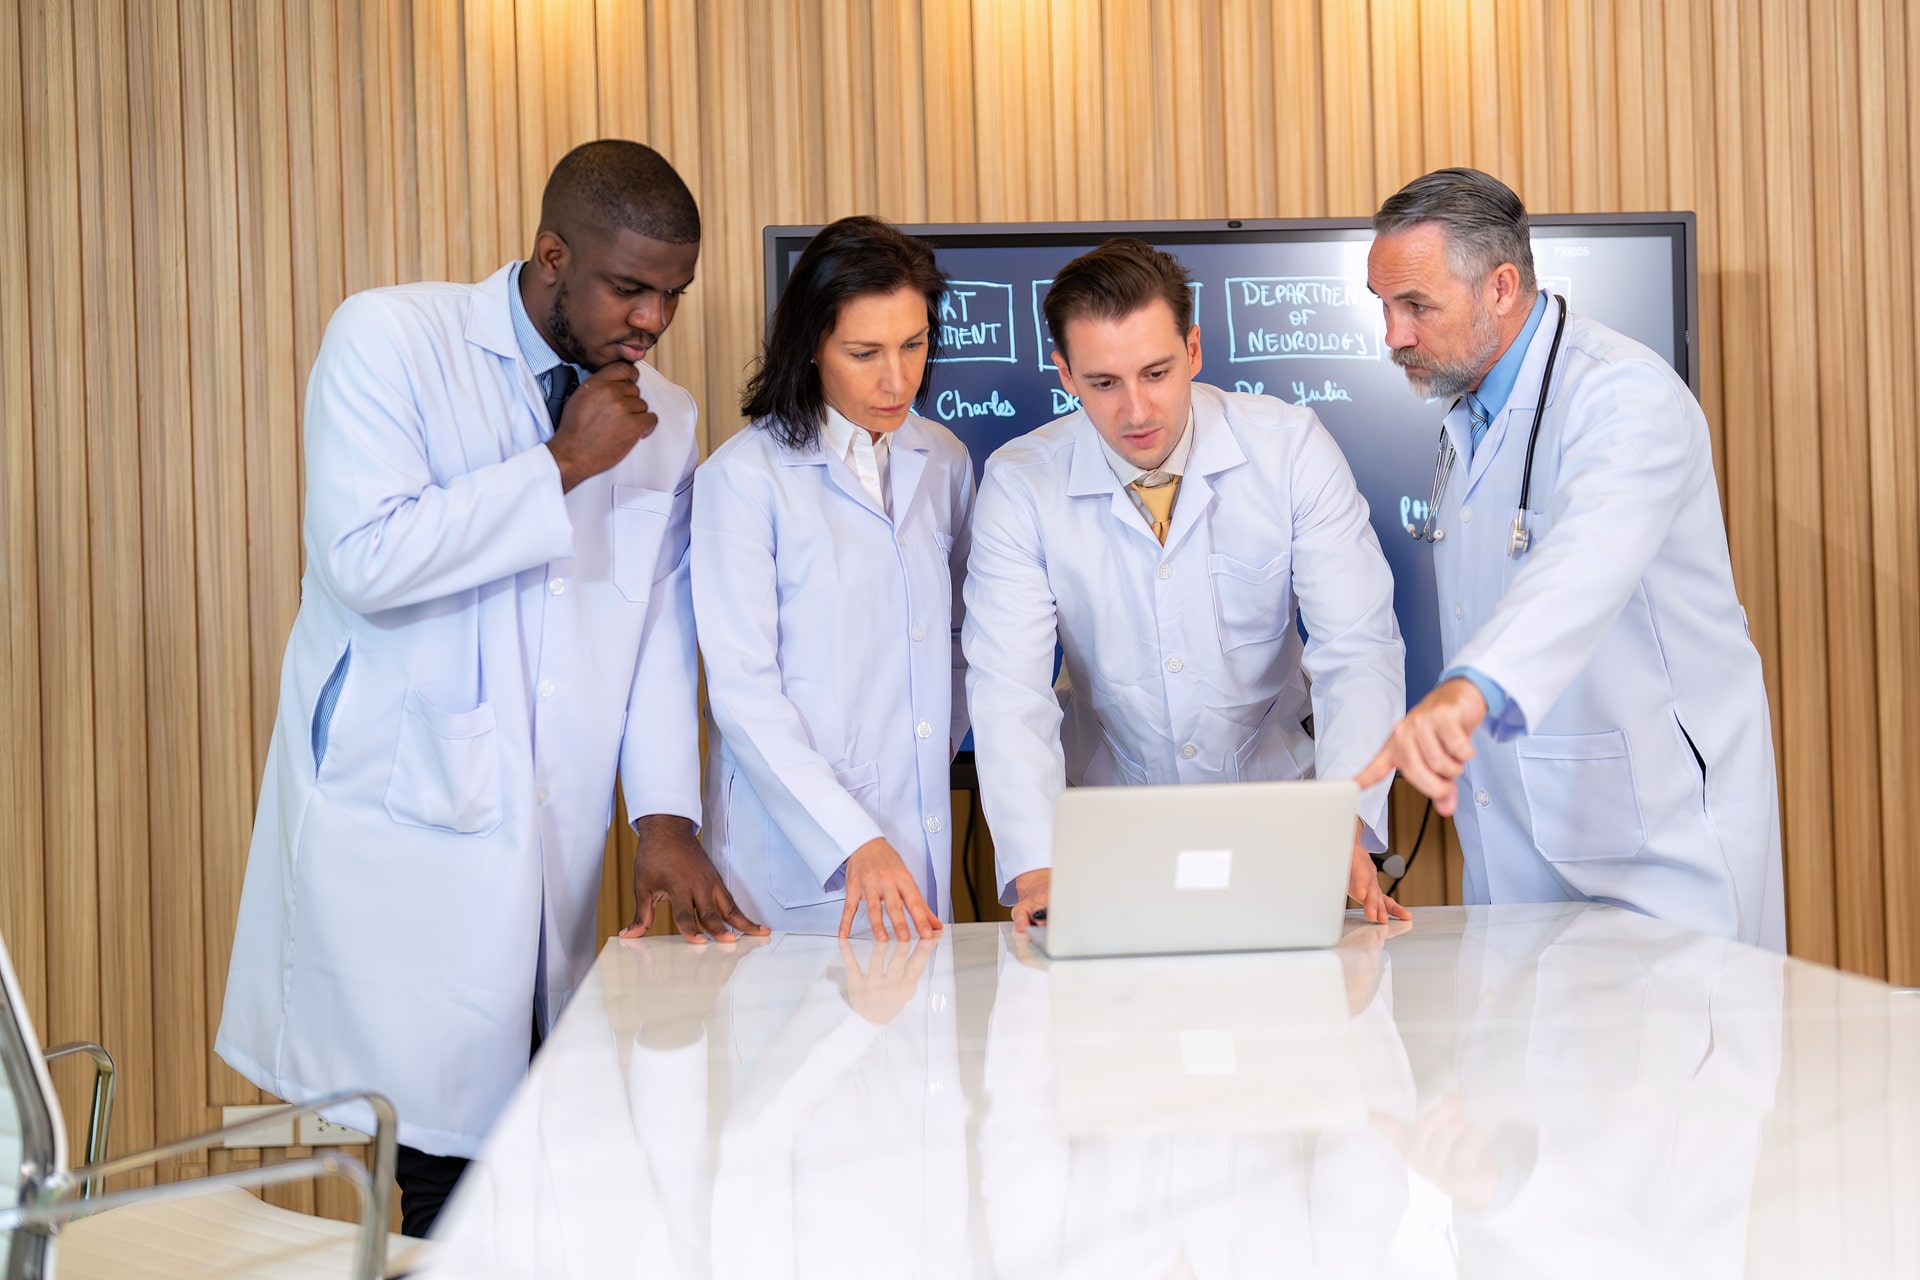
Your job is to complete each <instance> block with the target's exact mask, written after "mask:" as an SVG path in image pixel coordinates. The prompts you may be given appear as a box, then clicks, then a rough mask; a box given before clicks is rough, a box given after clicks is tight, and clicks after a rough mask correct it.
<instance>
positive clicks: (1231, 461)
mask: <svg viewBox="0 0 1920 1280" xmlns="http://www.w3.org/2000/svg"><path fill="white" fill-rule="evenodd" d="M1210 392H1212V388H1210V387H1207V386H1204V385H1200V386H1195V387H1194V389H1193V425H1192V426H1190V427H1189V428H1188V430H1190V431H1192V432H1193V448H1192V450H1191V451H1190V452H1189V453H1188V454H1187V469H1186V472H1185V473H1184V475H1183V476H1182V478H1181V480H1180V494H1179V496H1178V497H1176V498H1175V499H1174V500H1173V524H1172V526H1171V527H1170V528H1169V529H1168V530H1167V551H1168V552H1169V553H1171V552H1173V550H1174V549H1175V548H1177V547H1178V546H1179V545H1180V544H1181V542H1182V541H1184V540H1185V538H1186V536H1187V535H1188V534H1189V533H1191V532H1192V531H1193V530H1194V528H1195V527H1196V526H1198V525H1199V524H1200V522H1201V521H1202V520H1204V519H1205V518H1206V514H1207V508H1209V507H1211V506H1212V505H1213V498H1214V494H1213V483H1212V478H1213V477H1214V476H1217V475H1219V474H1220V473H1221V472H1223V471H1231V470H1232V469H1233V468H1235V467H1238V466H1241V465H1243V464H1244V463H1245V462H1246V460H1247V455H1246V454H1245V453H1244V452H1242V451H1241V448H1240V441H1239V440H1238V439H1236V438H1235V437H1234V434H1233V428H1232V427H1230V426H1228V425H1227V414H1226V408H1225V405H1224V404H1223V403H1222V402H1221V401H1220V400H1218V399H1217V398H1216V395H1217V393H1213V394H1209V393H1210Z"/></svg>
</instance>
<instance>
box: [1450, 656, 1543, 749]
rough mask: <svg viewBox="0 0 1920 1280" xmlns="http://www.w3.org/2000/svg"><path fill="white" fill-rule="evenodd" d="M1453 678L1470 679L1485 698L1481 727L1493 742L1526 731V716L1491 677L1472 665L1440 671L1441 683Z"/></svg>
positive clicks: (1504, 739)
mask: <svg viewBox="0 0 1920 1280" xmlns="http://www.w3.org/2000/svg"><path fill="white" fill-rule="evenodd" d="M1453 679H1461V680H1467V681H1471V682H1472V684H1473V687H1474V688H1476V689H1478V690H1479V691H1480V696H1481V697H1483V698H1485V699H1486V700H1487V720H1486V723H1485V724H1484V725H1483V726H1481V727H1482V728H1484V729H1485V730H1486V731H1487V733H1488V734H1490V735H1491V736H1492V738H1493V740H1494V741H1495V742H1505V741H1506V740H1507V739H1509V738H1516V737H1519V736H1520V735H1521V734H1523V733H1525V732H1526V731H1527V721H1526V717H1525V716H1523V715H1521V714H1520V711H1519V709H1518V708H1517V707H1515V706H1514V705H1513V703H1512V700H1511V699H1509V698H1508V697H1507V691H1506V690H1505V689H1502V688H1501V687H1500V686H1499V684H1498V683H1496V682H1495V681H1494V680H1493V679H1492V678H1491V677H1489V676H1487V675H1486V674H1484V673H1482V672H1480V671H1476V670H1474V669H1473V668H1472V667H1448V668H1447V669H1446V670H1445V671H1442V672H1441V673H1440V683H1442V684H1445V683H1446V682H1447V681H1449V680H1453Z"/></svg>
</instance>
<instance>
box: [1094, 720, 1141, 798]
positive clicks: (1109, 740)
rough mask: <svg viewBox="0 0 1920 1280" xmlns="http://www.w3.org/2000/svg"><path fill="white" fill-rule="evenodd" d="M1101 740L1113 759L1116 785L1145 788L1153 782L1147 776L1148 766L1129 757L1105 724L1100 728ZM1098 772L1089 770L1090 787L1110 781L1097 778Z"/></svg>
mask: <svg viewBox="0 0 1920 1280" xmlns="http://www.w3.org/2000/svg"><path fill="white" fill-rule="evenodd" d="M1100 740H1101V741H1102V742H1104V743H1106V745H1107V754H1108V755H1109V756H1111V757H1112V758H1113V771H1114V775H1115V776H1114V778H1113V782H1114V783H1116V784H1118V785H1120V786H1123V787H1144V786H1146V785H1147V784H1148V782H1149V781H1151V779H1150V778H1149V777H1148V775H1147V766H1145V765H1143V764H1141V763H1140V762H1139V761H1138V760H1135V759H1134V758H1133V757H1132V756H1131V755H1128V754H1127V751H1126V749H1125V748H1124V747H1122V746H1121V745H1120V744H1119V743H1118V742H1116V741H1115V740H1114V737H1113V735H1112V734H1111V733H1108V732H1107V726H1106V725H1104V724H1103V725H1101V726H1100ZM1096 772H1097V771H1096V770H1091V769H1090V770H1088V772H1087V782H1088V784H1089V785H1097V784H1102V783H1106V782H1107V781H1108V780H1107V779H1105V778H1098V777H1095V776H1094V775H1095V773H1096Z"/></svg>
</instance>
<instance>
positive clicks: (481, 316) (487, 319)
mask: <svg viewBox="0 0 1920 1280" xmlns="http://www.w3.org/2000/svg"><path fill="white" fill-rule="evenodd" d="M512 278H513V264H512V263H511V262H509V263H508V264H507V265H506V266H504V267H501V268H500V269H499V270H498V271H496V272H494V273H493V274H492V275H490V276H488V277H487V278H486V279H485V280H482V281H481V282H480V283H479V284H476V285H475V286H473V305H472V306H471V308H469V309H468V311H467V341H468V342H471V343H473V344H474V345H475V346H477V347H479V348H481V349H482V350H485V351H491V352H492V353H493V354H494V355H496V356H499V357H500V358H501V359H502V360H504V361H506V362H507V365H508V373H507V377H509V378H510V379H512V380H513V383H514V385H515V386H517V387H519V388H520V400H521V403H522V405H523V406H524V407H525V408H526V409H527V411H528V414H529V415H531V416H530V419H529V420H528V421H525V422H523V423H521V424H520V425H521V426H527V425H531V427H532V428H533V435H532V437H531V439H527V438H525V434H524V432H523V431H521V430H516V431H514V432H513V447H514V449H515V450H519V449H527V448H532V447H533V446H534V445H536V444H538V443H540V442H541V441H542V440H544V439H546V438H547V437H548V436H550V435H551V434H552V431H551V429H550V428H551V424H550V423H549V422H548V421H547V400H546V397H545V396H544V395H542V394H541V391H540V384H539V383H538V382H536V381H534V377H533V370H532V368H530V367H529V366H528V364H527V358H526V355H525V354H524V353H523V352H522V351H521V350H520V339H519V337H518V336H517V335H516V334H515V333H514V331H513V311H512V309H511V305H510V304H509V303H508V301H507V289H508V287H509V281H511V279H512Z"/></svg>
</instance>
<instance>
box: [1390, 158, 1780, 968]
mask: <svg viewBox="0 0 1920 1280" xmlns="http://www.w3.org/2000/svg"><path fill="white" fill-rule="evenodd" d="M1374 229H1375V231H1376V232H1377V233H1378V234H1377V238H1376V239H1375V241H1374V244H1373V249H1372V251H1371V253H1370V254H1369V256H1368V260H1367V277H1368V284H1369V285H1370V286H1371V287H1372V289H1373V291H1374V292H1375V293H1376V294H1378V295H1379V297H1380V299H1381V301H1382V303H1383V305H1384V306H1385V308H1386V318H1387V345H1388V346H1389V347H1391V348H1392V349H1393V352H1394V361H1395V363H1397V364H1399V365H1400V366H1402V367H1403V368H1404V369H1405V370H1406V372H1407V378H1408V380H1409V381H1410V382H1411V383H1412V384H1413V388H1414V390H1415V391H1416V392H1419V393H1420V394H1422V395H1425V396H1428V397H1430V398H1434V399H1444V400H1447V401H1449V402H1450V403H1451V404H1452V408H1451V410H1450V411H1449V412H1448V414H1447V417H1446V422H1445V426H1444V428H1443V437H1442V443H1441V459H1440V460H1441V466H1442V473H1443V475H1444V493H1443V494H1442V495H1441V497H1440V500H1439V502H1438V503H1437V505H1436V508H1435V511H1434V514H1433V517H1432V519H1431V523H1430V524H1429V525H1425V526H1419V527H1416V529H1415V532H1416V533H1422V534H1429V535H1430V537H1431V541H1432V543H1433V564H1434V576H1435V580H1436V582H1437V585H1438V587H1439V599H1440V635H1441V646H1442V651H1443V654H1444V658H1445V662H1446V664H1447V666H1446V670H1444V671H1443V672H1442V678H1441V683H1440V685H1439V687H1438V688H1436V689H1435V690H1434V691H1433V692H1432V693H1430V694H1429V695H1427V697H1426V698H1425V699H1423V700H1422V701H1421V702H1420V703H1419V704H1418V705H1417V706H1415V707H1414V708H1413V710H1411V711H1410V712H1408V713H1407V715H1406V717H1405V719H1404V720H1402V721H1401V722H1400V723H1399V725H1397V726H1396V727H1395V728H1394V730H1393V733H1392V735H1391V736H1390V738H1389V739H1388V741H1387V743H1386V746H1385V747H1384V748H1382V749H1381V751H1380V753H1379V755H1378V756H1377V757H1376V758H1375V760H1374V762H1373V763H1372V764H1371V765H1370V766H1369V767H1368V768H1367V769H1366V770H1365V771H1364V772H1363V773H1362V774H1361V775H1360V778H1359V780H1360V782H1361V783H1362V785H1365V784H1367V783H1368V782H1371V781H1374V780H1377V779H1380V778H1384V777H1386V776H1387V774H1388V772H1389V771H1390V770H1392V769H1395V768H1397V769H1399V770H1400V771H1401V772H1402V773H1404V774H1405V775H1406V777H1407V779H1408V780H1409V781H1410V782H1412V783H1413V784H1414V785H1415V786H1417V787H1419V788H1420V789H1421V790H1422V791H1424V792H1426V793H1427V794H1428V795H1429V796H1431V797H1433V798H1434V807H1435V808H1436V809H1438V810H1439V811H1440V812H1441V813H1453V814H1454V815H1455V820H1456V822H1457V823H1458V824H1459V830H1460V838H1461V846H1462V850H1463V852H1464V854H1465V888H1466V897H1467V901H1468V902H1551V901H1559V900H1573V901H1587V900H1592V901H1601V902H1611V903H1615V904H1618V905H1621V906H1626V907H1631V908H1633V909H1634V910H1637V911H1641V912H1644V913H1646V914H1648V915H1653V916H1658V917H1660V918H1662V919H1666V920H1672V921H1674V922H1676V923H1679V924H1682V925H1685V926H1687V927H1689V928H1693V929H1698V930H1700V931H1702V932H1704V933H1711V934H1717V935H1719V936H1721V937H1726V938H1736V939H1739V940H1741V941H1744V942H1753V943H1759V944H1760V945H1762V946H1767V947H1771V948H1774V949H1776V950H1780V949H1784V947H1785V944H1786V924H1785V911H1784V901H1783V894H1782V884H1781V865H1780V824H1779V807H1778V803H1777V795H1776V786H1775V776H1774V765H1773V737H1772V727H1771V722H1770V719H1769V717H1768V714H1767V693H1766V686H1765V684H1764V682H1763V681H1762V678H1761V672H1760V655H1759V654H1758V653H1757V652H1756V651H1755V650H1754V647H1753V644H1752V642H1751V641H1750V640H1749V639H1748V638H1747V624H1746V614H1745V612H1744V611H1743V610H1742V609H1741V607H1740V601H1739V599H1738V598H1737V597H1736V596H1735V593H1734V585H1733V566H1732V563H1731V561H1730V559H1729V557H1728V552H1727V535H1726V528H1725V525H1724V523H1723V521H1722V519H1721V514H1720V498H1719V492H1718V490H1717V489H1716V487H1715V485H1714V475H1713V456H1712V452H1711V450H1710V447H1709V442H1708V436H1707V423H1706V418H1705V417H1704V416H1703V415H1702V414H1701V412H1700V406H1699V405H1698V404H1697V403H1696V402H1695V401H1694V398H1693V396H1692V394H1691V393H1690V392H1689V391H1688V390H1687V386H1686V384H1685V383H1684V382H1682V381H1681V380H1680V378H1679V377H1678V376H1677V375H1676V374H1675V373H1674V372H1673V370H1672V369H1671V368H1669V367H1668V365H1667V364H1666V362H1665V361H1663V360H1661V359H1660V357H1659V356H1657V355H1655V354H1654V353H1653V352H1652V351H1649V350H1648V349H1647V348H1645V347H1643V346H1641V345H1640V344H1638V343H1636V342H1634V341H1632V340H1631V339H1628V338H1626V337H1623V336H1622V335H1620V334H1618V333H1615V332H1613V331H1612V330H1611V329H1608V328H1606V327H1604V326H1602V325H1599V324H1596V323H1595V322H1593V321H1592V320H1589V319H1587V318H1586V317H1584V316H1581V315H1578V314H1574V313H1571V312H1568V311H1567V310H1566V309H1565V303H1564V300H1563V299H1559V298H1556V297H1550V296H1548V295H1546V294H1542V293H1539V292H1538V291H1537V290H1536V288H1535V283H1534V273H1533V250H1532V246H1531V242H1530V240H1529V236H1528V224H1527V211H1526V208H1525V207H1524V206H1523V205H1522V204H1521V203H1520V198H1519V197H1518V196H1516V195H1515V194H1514V193H1513V192H1512V191H1511V190H1509V189H1508V188H1507V187H1506V186H1505V185H1504V184H1503V183H1501V182H1499V181H1498V180H1497V179H1495V178H1491V177H1489V176H1487V175H1486V174H1484V173H1479V172H1477V171H1475V170H1471V169H1444V170H1440V171H1438V172H1436V173H1431V174H1428V175H1427V176H1425V177H1423V178H1419V179H1416V180H1415V181H1414V182H1412V183H1410V184H1408V186H1407V187H1405V188H1404V189H1403V190H1401V191H1400V192H1399V193H1398V194H1396V195H1394V196H1393V197H1392V198H1390V199H1389V200H1388V201H1387V202H1386V203H1385V204H1384V205H1382V206H1381V209H1380V212H1379V213H1377V214H1376V215H1374ZM1550 365H1551V368H1549V366H1550ZM1543 398H1544V410H1542V411H1540V412H1538V413H1537V414H1536V410H1539V409H1540V406H1541V405H1542V401H1543ZM1536 418H1537V420H1538V424H1539V439H1538V441H1537V443H1534V442H1532V441H1530V439H1529V436H1530V434H1531V430H1532V428H1533V426H1534V423H1535V421H1536ZM1449 464H1450V465H1449ZM1529 471H1530V474H1529ZM1523 492H1524V493H1525V494H1526V498H1525V500H1524V501H1523V499H1522V494H1523Z"/></svg>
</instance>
